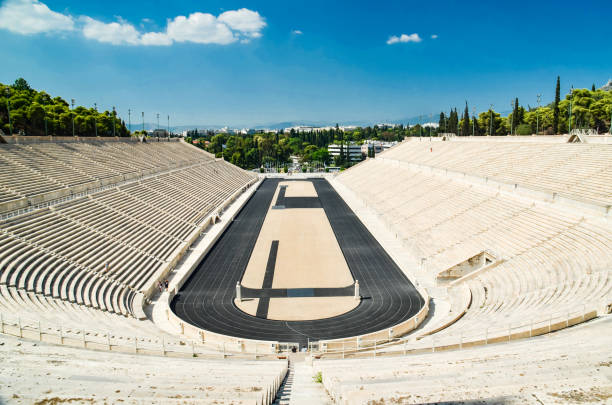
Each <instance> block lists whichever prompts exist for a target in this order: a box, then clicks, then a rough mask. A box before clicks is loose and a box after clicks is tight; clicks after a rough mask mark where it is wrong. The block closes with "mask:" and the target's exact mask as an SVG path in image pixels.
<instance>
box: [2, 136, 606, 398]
mask: <svg viewBox="0 0 612 405" xmlns="http://www.w3.org/2000/svg"><path fill="white" fill-rule="evenodd" d="M6 138H7V139H8V142H9V143H7V144H0V334H1V335H0V385H1V386H3V390H2V393H0V402H2V401H7V402H8V403H32V402H35V401H47V402H48V403H59V402H71V401H72V402H78V401H81V402H84V401H87V402H92V403H97V402H100V403H104V402H108V403H111V402H118V401H119V400H123V401H126V403H156V402H162V403H184V402H186V403H200V402H202V403H219V404H222V403H249V404H251V403H257V404H259V403H262V404H264V403H265V404H271V403H272V402H273V401H274V396H275V394H276V393H277V390H278V389H279V387H282V388H281V389H280V391H282V392H283V393H282V394H279V395H281V397H291V394H292V393H291V391H292V390H293V391H295V392H294V393H293V394H296V395H297V396H296V395H294V396H293V397H292V398H297V397H298V396H301V398H302V399H303V402H304V403H325V400H324V398H325V395H326V394H325V392H323V389H321V384H312V377H313V374H314V372H316V371H320V372H321V379H322V382H323V385H324V387H325V389H326V390H327V392H328V393H329V394H330V396H331V397H332V399H333V401H335V402H336V403H342V404H384V403H431V402H439V401H458V400H460V401H468V403H472V402H469V401H474V403H480V402H478V401H481V400H482V401H483V402H489V403H534V404H535V403H567V402H581V403H597V402H606V401H608V402H609V401H610V400H611V399H612V385H611V384H610V380H611V379H612V374H610V371H609V370H610V369H609V367H610V362H611V361H612V359H611V358H610V353H609V349H608V348H609V347H610V343H612V341H611V339H612V337H611V335H610V333H609V330H610V325H611V323H610V322H611V318H610V316H609V315H607V314H609V313H610V309H611V307H612V305H611V304H612V274H611V271H610V270H611V269H612V251H610V246H612V228H611V227H610V224H609V211H610V206H611V205H612V183H611V182H610V180H611V179H610V176H611V175H610V173H611V170H610V169H611V166H612V163H610V162H611V160H610V157H611V155H612V145H609V144H589V143H586V144H584V143H583V144H580V143H576V144H574V143H572V144H570V143H567V141H568V139H569V138H567V137H528V138H525V140H524V141H522V140H521V138H520V137H511V138H508V139H507V140H506V139H502V138H503V137H499V138H491V139H488V138H487V139H469V140H467V139H466V140H461V139H460V138H456V137H454V138H452V140H450V141H445V142H441V141H437V140H431V141H430V140H418V139H416V140H410V141H406V142H403V143H401V144H400V145H398V146H397V147H394V148H391V149H389V150H388V151H385V152H383V153H381V154H379V155H377V157H376V158H375V159H368V160H367V161H365V162H362V163H360V164H358V165H356V166H354V167H353V168H351V169H349V170H346V171H344V172H342V173H341V174H340V175H338V176H337V177H335V178H334V179H333V180H331V181H330V183H331V184H332V186H333V187H334V188H336V190H337V191H338V193H339V194H340V195H341V196H342V198H344V200H345V202H346V203H347V204H348V205H349V206H351V208H352V209H353V211H354V213H355V215H357V216H358V217H359V219H360V220H361V221H362V222H363V223H364V225H366V226H367V227H368V228H369V229H370V230H371V231H372V232H373V233H375V234H376V235H375V237H376V239H377V240H378V241H379V242H380V243H381V245H382V246H383V247H384V248H385V250H386V251H387V252H388V253H389V254H390V255H391V256H392V258H393V260H395V261H396V262H400V261H401V262H402V263H401V265H400V267H401V270H402V271H404V272H405V274H406V275H407V276H408V277H409V278H410V280H411V281H413V282H414V283H415V285H416V286H417V287H418V288H420V289H425V290H427V293H428V295H427V296H428V297H431V298H432V299H431V301H430V303H429V304H430V306H429V305H428V308H430V309H429V314H428V315H427V318H426V319H425V320H423V319H420V321H421V322H422V323H421V324H420V326H419V327H418V329H416V330H415V331H414V332H412V333H410V334H409V335H407V336H392V335H391V334H390V333H388V334H386V333H385V336H384V337H383V338H381V339H380V341H378V340H376V339H374V341H373V342H372V341H371V342H368V341H367V339H365V338H364V339H360V338H356V337H352V338H347V339H346V342H345V341H344V340H343V339H338V340H337V342H335V344H334V345H325V347H324V346H323V345H321V346H319V347H318V349H319V350H320V351H319V352H316V351H315V352H314V353H312V355H313V357H314V358H315V360H314V363H313V368H311V367H310V365H309V362H308V361H307V362H304V363H298V366H293V365H292V366H291V367H289V366H288V364H287V361H286V360H284V358H285V357H286V356H285V355H281V357H282V358H283V360H281V361H254V360H256V359H273V358H277V357H278V355H277V354H276V350H277V349H278V348H279V347H280V346H278V345H275V343H278V342H273V341H254V340H252V341H250V342H249V339H242V338H240V339H239V338H231V339H230V337H229V336H224V335H218V336H214V334H213V335H211V334H207V335H206V336H207V337H206V339H205V338H204V334H203V333H202V331H201V330H199V329H197V328H195V327H193V326H191V325H189V322H188V321H185V320H182V319H177V318H176V316H175V315H174V314H173V313H170V312H169V309H168V308H169V307H168V305H167V304H168V303H169V302H170V300H171V299H172V297H173V296H174V295H175V294H176V293H177V291H178V289H177V288H178V287H180V283H181V282H183V281H184V280H185V279H186V278H188V277H189V275H190V274H191V272H192V271H194V269H195V268H196V267H197V265H198V264H199V262H200V260H201V258H202V257H204V256H205V255H206V254H207V252H208V249H209V247H210V246H213V245H214V244H215V243H216V241H217V240H218V238H219V237H220V236H221V235H222V234H223V232H224V231H225V229H226V228H227V226H229V224H230V223H231V222H232V221H233V219H234V218H235V216H236V215H237V213H238V212H240V211H241V209H242V206H243V205H242V204H244V203H245V202H246V201H248V199H249V198H250V196H251V194H250V193H251V192H253V191H254V189H255V188H256V187H251V188H250V189H249V190H248V191H246V192H245V190H247V188H249V187H250V186H251V185H253V184H254V183H255V182H256V181H257V180H258V178H257V176H255V175H254V174H252V173H248V172H245V171H243V170H241V169H239V168H237V167H235V166H232V165H230V164H228V163H226V162H224V161H222V160H217V159H215V158H214V157H212V156H211V155H210V154H208V153H206V152H203V151H201V150H199V149H197V148H194V147H192V146H190V145H187V144H185V143H183V142H176V141H169V140H167V141H163V142H158V141H156V142H147V143H143V142H139V141H137V140H127V141H126V140H120V139H112V138H111V139H108V140H104V141H102V140H84V139H79V138H67V139H51V140H50V139H33V138H35V137H21V138H19V137H6ZM390 173H392V174H393V175H389V174H390ZM17 174H18V175H17ZM330 179H331V177H330ZM345 191H346V193H347V194H343V193H345ZM349 194H350V195H349ZM234 201H236V203H235V204H232V205H230V204H231V203H232V202H234ZM357 203H358V204H359V207H357V205H358V204H357ZM362 207H363V208H362ZM358 208H359V209H358ZM221 213H223V215H220V214H221ZM218 220H219V221H218ZM398 264H399V263H398ZM168 274H169V278H170V289H169V291H167V292H163V293H161V294H159V296H157V295H156V296H155V298H154V299H155V303H156V304H155V305H149V306H148V311H149V312H147V313H146V314H145V312H144V311H143V307H144V306H145V304H146V303H147V302H149V298H152V299H153V297H152V295H153V292H154V291H155V290H156V288H157V282H158V280H163V279H165V278H166V275H168ZM173 277H174V278H173ZM213 287H214V286H213ZM145 317H148V318H149V319H147V320H143V319H144V318H145ZM415 325H416V324H415ZM206 332H207V333H208V331H206ZM383 332H386V331H383ZM550 332H555V333H550ZM540 335H544V336H540ZM523 338H529V339H523ZM230 340H231V342H230ZM253 342H255V344H254V345H253V344H250V343H253ZM249 344H250V345H249ZM314 347H316V346H313V348H314ZM226 348H227V349H228V350H227V353H226ZM252 348H254V351H253V350H252ZM85 349H94V350H95V351H92V350H85ZM258 350H259V352H258ZM315 350H316V349H315ZM138 354H148V355H154V356H142V355H138ZM161 356H164V357H161ZM288 356H289V357H291V356H292V355H291V354H289V355H288ZM296 356H303V354H300V353H298V354H297V355H296ZM177 357H182V358H177ZM191 357H199V359H193V358H191ZM340 357H342V358H345V357H346V358H347V359H338V358H340ZM350 357H354V358H352V359H349V358H350ZM225 358H230V359H231V360H225V361H221V359H225ZM299 358H301V357H299ZM75 370H78V372H77V371H75ZM294 371H295V372H296V375H294ZM47 373H48V374H47ZM288 373H289V374H288ZM286 375H288V377H287V379H286V380H285V383H284V384H282V385H281V382H282V381H283V378H285V376H286ZM33 382H36V384H34V383H33ZM92 393H96V398H92ZM10 395H13V396H12V397H7V396H10ZM315 397H316V398H317V399H316V400H315V399H313V398H315ZM322 398H323V399H322ZM309 399H310V400H311V402H308V400H309ZM281 403H282V402H281Z"/></svg>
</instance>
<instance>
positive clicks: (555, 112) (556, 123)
mask: <svg viewBox="0 0 612 405" xmlns="http://www.w3.org/2000/svg"><path fill="white" fill-rule="evenodd" d="M560 102H561V79H560V77H559V76H557V87H556V88H555V104H554V107H553V126H552V129H553V133H555V134H558V133H559V103H560Z"/></svg>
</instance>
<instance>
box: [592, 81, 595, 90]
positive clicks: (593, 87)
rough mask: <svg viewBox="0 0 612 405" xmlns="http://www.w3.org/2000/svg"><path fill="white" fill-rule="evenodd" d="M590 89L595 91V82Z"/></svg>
mask: <svg viewBox="0 0 612 405" xmlns="http://www.w3.org/2000/svg"><path fill="white" fill-rule="evenodd" d="M591 91H595V83H593V85H592V86H591Z"/></svg>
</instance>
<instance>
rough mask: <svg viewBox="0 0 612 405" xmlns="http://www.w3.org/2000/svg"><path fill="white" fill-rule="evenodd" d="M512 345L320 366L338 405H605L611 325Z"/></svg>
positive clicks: (611, 390) (609, 395)
mask: <svg viewBox="0 0 612 405" xmlns="http://www.w3.org/2000/svg"><path fill="white" fill-rule="evenodd" d="M592 322H593V323H592V324H583V325H582V326H578V327H576V328H570V329H565V330H563V331H560V332H558V333H556V334H552V335H546V336H540V337H536V338H533V339H527V340H518V341H515V342H513V343H511V344H505V343H504V344H497V345H491V346H486V347H478V348H472V349H466V350H461V351H460V350H456V351H444V352H441V353H426V354H418V355H409V356H406V357H403V356H401V353H400V354H396V356H395V357H382V358H371V357H370V358H364V359H351V360H332V361H330V360H321V361H317V362H316V363H315V365H314V368H315V369H316V370H319V371H320V372H321V375H322V380H323V383H324V385H325V388H326V389H327V391H328V392H329V393H330V395H331V396H332V397H333V398H334V400H335V403H338V404H355V405H357V404H434V403H436V404H438V403H444V404H447V403H448V404H450V403H453V404H458V403H463V404H517V405H519V404H521V405H522V404H534V405H536V404H604V403H609V402H610V399H612V383H611V382H610V381H611V378H612V369H611V368H610V364H611V360H612V357H611V355H610V350H609V348H610V345H611V344H612V337H611V336H610V333H609V332H610V327H611V326H612V319H611V318H609V317H608V318H606V319H601V320H596V321H592Z"/></svg>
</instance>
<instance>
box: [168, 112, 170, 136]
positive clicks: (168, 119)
mask: <svg viewBox="0 0 612 405" xmlns="http://www.w3.org/2000/svg"><path fill="white" fill-rule="evenodd" d="M168 136H170V115H168Z"/></svg>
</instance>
